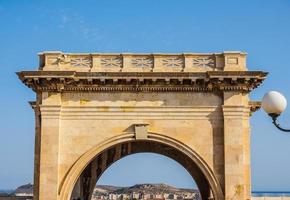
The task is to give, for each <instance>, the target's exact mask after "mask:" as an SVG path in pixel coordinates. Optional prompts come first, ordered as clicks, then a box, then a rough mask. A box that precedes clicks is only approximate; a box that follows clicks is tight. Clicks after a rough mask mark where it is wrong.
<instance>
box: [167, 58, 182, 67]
mask: <svg viewBox="0 0 290 200" xmlns="http://www.w3.org/2000/svg"><path fill="white" fill-rule="evenodd" d="M162 64H163V66H165V67H183V66H184V59H183V58H182V57H181V56H176V57H169V58H164V59H163V60H162Z"/></svg>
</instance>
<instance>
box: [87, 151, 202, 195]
mask: <svg viewBox="0 0 290 200" xmlns="http://www.w3.org/2000/svg"><path fill="white" fill-rule="evenodd" d="M100 199H102V200H129V199H133V200H153V199H163V200H200V194H199V191H198V189H197V186H196V183H195V181H194V179H193V178H192V177H191V175H190V174H189V173H188V171H187V170H186V169H185V168H184V167H183V166H181V165H180V164H179V163H178V162H176V161H175V160H173V159H171V158H169V157H167V156H163V155H160V154H156V153H147V152H146V153H135V154H131V155H128V156H125V157H124V158H122V159H120V160H118V161H116V162H114V163H113V164H112V165H111V166H110V167H108V169H106V170H105V171H104V173H103V174H102V175H101V176H100V178H99V179H98V181H97V184H96V186H95V189H94V192H93V195H92V198H91V200H100Z"/></svg>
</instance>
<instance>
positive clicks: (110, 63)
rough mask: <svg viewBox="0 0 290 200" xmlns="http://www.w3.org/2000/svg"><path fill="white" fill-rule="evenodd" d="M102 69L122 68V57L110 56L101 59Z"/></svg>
mask: <svg viewBox="0 0 290 200" xmlns="http://www.w3.org/2000/svg"><path fill="white" fill-rule="evenodd" d="M101 66H102V67H120V68H121V67H122V57H121V56H109V57H103V58H101Z"/></svg>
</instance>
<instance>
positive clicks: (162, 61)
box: [38, 51, 247, 72]
mask: <svg viewBox="0 0 290 200" xmlns="http://www.w3.org/2000/svg"><path fill="white" fill-rule="evenodd" d="M38 55H39V57H40V65H39V70H41V71H79V72H206V71H246V70H247V67H246V53H245V52H241V51H224V52H222V53H63V52H61V51H44V52H41V53H39V54H38Z"/></svg>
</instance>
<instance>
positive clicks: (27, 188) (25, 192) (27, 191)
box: [12, 183, 33, 196]
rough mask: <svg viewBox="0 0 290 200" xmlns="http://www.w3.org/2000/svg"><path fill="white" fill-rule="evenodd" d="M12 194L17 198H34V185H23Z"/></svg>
mask: <svg viewBox="0 0 290 200" xmlns="http://www.w3.org/2000/svg"><path fill="white" fill-rule="evenodd" d="M12 194H13V195H16V196H33V185H32V184H31V183H28V184H26V185H21V186H19V187H18V188H16V190H14V192H13V193H12Z"/></svg>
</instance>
